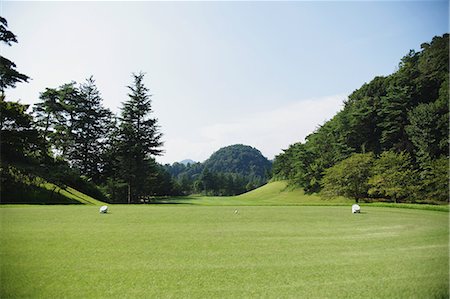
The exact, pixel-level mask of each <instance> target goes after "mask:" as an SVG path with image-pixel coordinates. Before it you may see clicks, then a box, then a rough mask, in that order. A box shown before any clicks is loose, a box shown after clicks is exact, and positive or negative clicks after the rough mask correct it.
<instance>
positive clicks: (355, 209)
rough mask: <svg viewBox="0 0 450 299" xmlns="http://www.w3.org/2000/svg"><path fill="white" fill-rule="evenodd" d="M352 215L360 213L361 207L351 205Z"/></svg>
mask: <svg viewBox="0 0 450 299" xmlns="http://www.w3.org/2000/svg"><path fill="white" fill-rule="evenodd" d="M352 213H353V214H355V213H361V207H360V206H359V205H357V204H354V205H352Z"/></svg>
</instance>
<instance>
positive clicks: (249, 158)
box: [164, 144, 272, 195]
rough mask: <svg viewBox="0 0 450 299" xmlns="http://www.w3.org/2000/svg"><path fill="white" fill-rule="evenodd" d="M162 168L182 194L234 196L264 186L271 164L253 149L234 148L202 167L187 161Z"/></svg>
mask: <svg viewBox="0 0 450 299" xmlns="http://www.w3.org/2000/svg"><path fill="white" fill-rule="evenodd" d="M164 167H165V169H166V170H167V172H169V173H170V175H171V176H172V179H173V180H174V181H175V183H176V185H177V186H178V188H179V191H180V193H182V194H192V193H202V194H208V195H236V194H241V193H244V192H246V191H249V190H252V189H254V188H257V187H259V186H261V185H263V184H265V183H267V181H268V180H269V178H270V176H271V168H272V163H271V162H270V161H269V160H267V158H266V157H264V156H263V155H262V154H261V152H260V151H259V150H257V149H256V148H253V147H251V146H248V145H242V144H235V145H230V146H227V147H223V148H221V149H219V150H218V151H217V152H215V153H214V154H212V155H211V157H210V158H209V159H208V160H206V161H205V162H203V163H199V162H194V161H192V160H190V159H186V160H183V161H181V162H176V163H173V164H172V165H169V164H167V165H165V166H164Z"/></svg>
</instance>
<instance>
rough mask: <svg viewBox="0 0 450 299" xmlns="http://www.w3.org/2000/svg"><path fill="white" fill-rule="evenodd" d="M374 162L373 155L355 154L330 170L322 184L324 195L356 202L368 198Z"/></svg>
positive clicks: (326, 172)
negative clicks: (347, 198) (348, 198)
mask: <svg viewBox="0 0 450 299" xmlns="http://www.w3.org/2000/svg"><path fill="white" fill-rule="evenodd" d="M373 161H374V157H373V154H372V153H368V154H353V155H352V156H350V157H349V158H347V159H345V160H343V161H341V162H339V163H337V164H336V165H334V166H333V167H330V168H328V169H327V170H325V176H324V177H323V179H322V182H321V183H322V187H323V190H322V194H323V195H325V196H345V197H350V198H353V199H355V201H356V202H359V201H360V200H361V199H363V198H365V197H367V192H368V190H369V184H368V181H369V177H370V176H371V168H372V165H373Z"/></svg>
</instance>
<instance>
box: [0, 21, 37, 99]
mask: <svg viewBox="0 0 450 299" xmlns="http://www.w3.org/2000/svg"><path fill="white" fill-rule="evenodd" d="M7 27H8V22H7V21H6V19H5V18H3V17H1V16H0V41H1V42H3V43H5V44H6V45H8V46H11V43H17V38H16V35H15V34H14V33H12V32H11V31H9V30H8V29H7ZM29 79H30V77H28V76H27V75H24V74H22V73H19V72H18V71H17V70H16V64H15V63H14V62H12V61H10V60H9V59H7V58H5V57H3V56H2V55H0V92H1V95H0V96H1V97H2V98H3V99H4V96H5V89H6V88H8V87H12V88H14V87H16V83H20V82H28V80H29Z"/></svg>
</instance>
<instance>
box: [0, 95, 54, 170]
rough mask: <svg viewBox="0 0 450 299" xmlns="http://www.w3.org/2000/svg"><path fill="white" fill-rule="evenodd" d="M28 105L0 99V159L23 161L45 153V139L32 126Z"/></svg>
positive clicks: (40, 156) (39, 156)
mask: <svg viewBox="0 0 450 299" xmlns="http://www.w3.org/2000/svg"><path fill="white" fill-rule="evenodd" d="M27 109H28V105H23V104H20V103H18V102H9V101H5V100H3V99H0V128H1V138H0V144H1V145H0V148H1V160H2V162H3V163H5V162H6V161H15V162H20V161H22V162H25V161H29V159H35V160H36V159H40V158H42V156H43V155H46V151H42V149H45V148H46V146H45V141H44V140H42V139H41V138H40V136H39V133H38V131H37V129H36V128H34V127H33V122H32V117H31V115H29V114H28V113H27V112H26V111H27Z"/></svg>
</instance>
